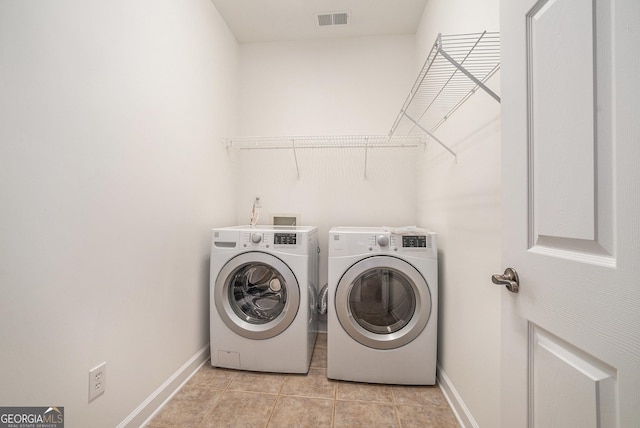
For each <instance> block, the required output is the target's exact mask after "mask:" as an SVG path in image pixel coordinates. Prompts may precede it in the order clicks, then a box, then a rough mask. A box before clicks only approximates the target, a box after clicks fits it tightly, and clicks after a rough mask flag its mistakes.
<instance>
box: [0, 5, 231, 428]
mask: <svg viewBox="0 0 640 428" xmlns="http://www.w3.org/2000/svg"><path fill="white" fill-rule="evenodd" d="M236 72H237V43H236V42H235V39H234V38H233V37H232V36H231V34H230V33H229V31H228V29H227V27H226V25H225V24H224V22H223V21H222V20H221V18H220V16H219V15H218V13H217V11H216V10H215V9H214V7H213V6H212V5H211V3H210V1H209V0H193V1H181V2H175V1H169V0H160V1H157V0H156V1H150V0H141V1H136V2H130V1H124V0H116V1H110V2H87V1H78V0H59V1H55V2H23V1H12V0H0V76H1V77H0V200H1V201H2V207H1V208H0V236H1V237H2V238H1V239H0V292H1V297H0V320H1V321H0V338H1V340H2V346H0V361H1V362H2V364H1V365H0V379H2V387H1V388H0V405H3V406H6V405H27V406H47V405H57V406H64V407H65V416H66V422H67V424H68V426H92V427H113V426H115V425H117V424H118V423H120V422H121V421H123V420H124V419H125V418H126V417H127V415H129V414H130V413H131V412H132V411H133V410H134V409H135V408H136V406H138V405H139V404H140V403H141V402H142V401H143V400H144V399H146V398H147V397H149V395H150V394H152V393H153V391H154V390H155V389H156V388H158V387H159V386H160V385H161V384H162V383H163V382H164V381H165V380H167V379H168V378H169V377H170V376H171V375H172V374H173V373H174V372H175V371H176V370H178V368H180V367H181V366H182V365H183V364H184V363H185V362H186V361H187V360H189V358H191V357H192V356H194V355H196V354H197V353H198V352H199V351H200V350H201V349H202V348H203V347H205V346H206V344H207V343H208V327H207V326H208V322H207V321H208V301H209V300H208V274H209V272H208V255H209V239H210V235H209V233H210V232H209V231H210V228H211V227H212V226H214V225H220V224H232V223H233V222H234V220H235V216H236V214H235V206H234V204H233V203H227V201H229V200H233V197H234V196H233V193H232V191H231V189H230V185H229V184H230V180H231V173H230V170H229V165H228V161H227V154H226V151H225V150H224V149H223V148H222V147H221V146H220V145H219V144H216V142H217V141H219V139H220V137H221V136H222V135H228V134H229V133H232V132H233V123H234V120H235V107H234V106H235V100H236V94H235V89H236V87H237V86H236V81H235V79H236V77H235V76H236ZM103 361H106V362H107V381H106V393H105V394H104V395H103V396H102V397H100V398H98V399H97V400H95V401H93V402H92V403H90V404H88V402H87V401H88V399H87V394H88V370H89V369H90V368H92V367H94V366H96V365H97V364H99V363H101V362H103Z"/></svg>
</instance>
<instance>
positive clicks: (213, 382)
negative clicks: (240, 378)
mask: <svg viewBox="0 0 640 428" xmlns="http://www.w3.org/2000/svg"><path fill="white" fill-rule="evenodd" d="M236 375H237V372H236V371H235V370H228V369H219V368H215V367H211V366H210V365H209V363H206V364H205V365H204V366H202V367H201V368H200V370H198V371H197V372H196V374H195V375H194V376H193V377H192V378H191V379H189V382H187V385H190V386H198V387H202V388H209V389H225V388H226V387H227V386H228V385H229V384H230V383H231V380H232V379H233V378H234V377H235V376H236Z"/></svg>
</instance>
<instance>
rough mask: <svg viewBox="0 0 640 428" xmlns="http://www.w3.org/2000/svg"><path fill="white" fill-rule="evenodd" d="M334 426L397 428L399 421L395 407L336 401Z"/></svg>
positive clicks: (338, 427)
mask: <svg viewBox="0 0 640 428" xmlns="http://www.w3.org/2000/svg"><path fill="white" fill-rule="evenodd" d="M333 426H334V427H336V428H340V427H349V428H354V427H376V428H382V427H397V426H398V419H397V416H396V411H395V408H394V406H393V405H390V404H380V403H363V402H361V401H336V412H335V420H334V423H333Z"/></svg>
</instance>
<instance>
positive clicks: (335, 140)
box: [225, 134, 426, 150]
mask: <svg viewBox="0 0 640 428" xmlns="http://www.w3.org/2000/svg"><path fill="white" fill-rule="evenodd" d="M425 142H426V138H425V137H424V136H422V135H417V134H415V135H400V136H390V135H327V136H280V137H228V138H226V139H225V144H226V146H227V148H230V149H238V150H279V149H330V148H338V149H340V148H359V147H360V148H383V147H418V146H422V145H424V144H425Z"/></svg>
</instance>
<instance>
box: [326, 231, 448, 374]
mask: <svg viewBox="0 0 640 428" xmlns="http://www.w3.org/2000/svg"><path fill="white" fill-rule="evenodd" d="M328 267H329V272H328V281H329V283H328V285H329V289H328V299H329V302H328V311H327V314H328V315H327V376H328V377H329V378H331V379H341V380H350V381H358V382H371V383H388V384H405V385H433V384H435V380H436V378H435V376H436V345H437V319H438V306H437V302H438V260H437V246H436V235H435V234H434V233H431V232H425V231H422V230H421V229H416V228H402V229H393V228H357V227H335V228H333V229H331V230H330V231H329V261H328Z"/></svg>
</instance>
